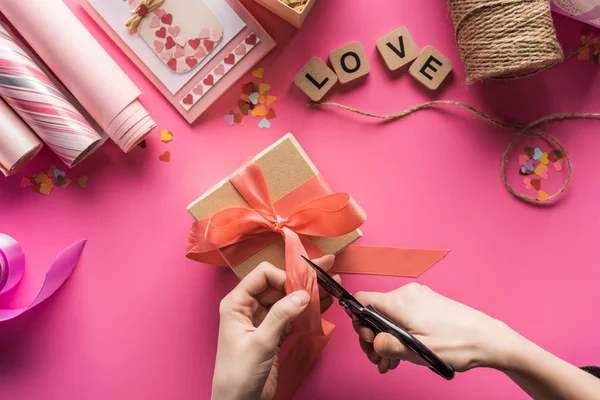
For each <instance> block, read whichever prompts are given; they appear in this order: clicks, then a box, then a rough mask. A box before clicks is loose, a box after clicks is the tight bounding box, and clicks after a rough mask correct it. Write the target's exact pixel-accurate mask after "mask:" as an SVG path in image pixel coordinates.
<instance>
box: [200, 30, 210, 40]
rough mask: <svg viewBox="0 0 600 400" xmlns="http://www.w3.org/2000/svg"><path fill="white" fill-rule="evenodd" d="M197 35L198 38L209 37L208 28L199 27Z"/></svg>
mask: <svg viewBox="0 0 600 400" xmlns="http://www.w3.org/2000/svg"><path fill="white" fill-rule="evenodd" d="M198 37H199V38H200V39H208V38H210V31H209V30H208V28H206V27H204V28H202V29H200V33H199V34H198Z"/></svg>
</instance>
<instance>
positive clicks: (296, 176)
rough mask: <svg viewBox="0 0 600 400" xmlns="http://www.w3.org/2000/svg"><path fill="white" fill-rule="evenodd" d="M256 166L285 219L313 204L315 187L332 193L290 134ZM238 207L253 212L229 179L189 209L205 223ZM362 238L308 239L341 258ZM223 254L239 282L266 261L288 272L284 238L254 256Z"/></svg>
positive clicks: (353, 233) (354, 232) (348, 235)
mask: <svg viewBox="0 0 600 400" xmlns="http://www.w3.org/2000/svg"><path fill="white" fill-rule="evenodd" d="M254 162H255V163H256V165H258V167H259V168H260V170H261V172H262V174H263V175H264V179H265V182H266V186H267V189H268V192H269V195H270V197H271V200H272V202H273V203H274V205H275V208H276V209H278V211H279V210H283V211H282V213H283V214H284V215H285V214H289V212H290V211H291V210H293V209H294V208H295V206H296V205H300V204H299V203H306V202H309V201H310V200H313V198H314V195H313V193H309V192H311V189H310V186H311V185H313V184H315V183H318V185H323V186H324V187H325V188H326V190H327V191H328V192H329V193H332V191H331V189H330V188H329V186H328V185H327V184H326V182H325V181H324V180H323V179H322V176H321V175H320V174H319V171H318V169H317V167H316V166H315V165H314V164H313V162H312V161H311V160H310V158H309V157H308V156H307V155H306V153H305V152H304V150H303V149H302V147H300V144H299V143H298V142H297V141H296V139H295V138H294V136H293V135H292V134H290V133H288V134H287V135H285V136H284V137H283V138H281V139H280V140H278V141H277V142H275V143H274V144H272V145H271V146H269V147H268V148H267V149H265V150H264V151H263V152H261V153H260V154H258V155H257V156H256V157H254ZM303 191H304V192H305V193H303ZM237 207H241V208H250V205H249V204H248V202H247V201H246V200H245V199H244V197H242V195H241V194H240V193H239V192H238V190H237V189H236V188H235V187H234V185H233V184H232V182H231V180H230V178H226V179H224V180H223V181H221V182H220V183H218V184H217V185H216V186H214V187H213V188H212V189H210V190H208V191H207V192H206V193H205V194H203V195H202V196H200V197H199V198H198V199H197V200H195V201H194V202H193V203H191V204H190V205H189V206H188V208H187V209H188V211H189V212H190V214H191V215H192V216H193V217H194V219H196V220H197V221H202V220H206V219H208V218H210V217H211V216H213V215H214V214H216V213H218V212H220V211H222V210H225V209H228V208H237ZM285 210H287V211H285ZM361 236H362V233H361V231H360V230H359V229H354V230H352V231H351V232H349V233H346V234H343V235H341V236H333V237H322V236H321V237H315V236H309V238H310V240H311V242H312V243H314V245H316V246H317V247H318V248H319V249H320V250H321V251H322V252H323V253H325V254H338V253H339V252H341V251H342V250H343V249H344V248H346V247H347V246H348V245H350V244H351V243H353V242H354V241H356V240H357V239H359V238H360V237H361ZM245 244H246V243H240V244H236V245H233V246H236V247H237V248H236V249H235V250H236V253H244V250H243V249H242V250H240V248H239V247H240V246H245ZM220 252H221V254H223V255H225V257H224V259H225V261H226V262H227V263H228V264H229V265H230V266H231V267H232V268H233V270H234V272H235V273H236V275H237V276H238V277H239V278H240V279H242V278H243V277H245V276H246V275H247V274H248V273H249V272H250V271H252V269H254V268H255V267H256V266H257V265H258V264H259V263H261V262H263V261H268V262H270V263H272V264H273V265H275V266H277V267H279V268H282V269H284V268H285V246H284V240H283V238H282V237H281V235H275V236H274V240H273V241H271V243H270V244H268V245H267V246H266V247H264V248H262V249H259V250H258V251H257V252H255V253H253V254H245V253H244V254H242V255H239V254H238V255H236V256H233V257H232V256H228V255H227V254H226V253H227V251H226V249H221V250H220ZM250 252H251V251H250ZM240 257H241V259H240Z"/></svg>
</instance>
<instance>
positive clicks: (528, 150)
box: [524, 147, 533, 158]
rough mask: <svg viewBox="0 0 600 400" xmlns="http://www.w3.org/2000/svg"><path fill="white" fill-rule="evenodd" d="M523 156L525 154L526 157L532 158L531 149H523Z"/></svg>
mask: <svg viewBox="0 0 600 400" xmlns="http://www.w3.org/2000/svg"><path fill="white" fill-rule="evenodd" d="M524 150H525V154H527V157H529V158H533V147H525V149H524Z"/></svg>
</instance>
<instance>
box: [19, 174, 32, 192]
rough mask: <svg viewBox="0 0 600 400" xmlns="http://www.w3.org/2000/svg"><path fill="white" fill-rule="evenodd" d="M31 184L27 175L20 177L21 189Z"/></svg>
mask: <svg viewBox="0 0 600 400" xmlns="http://www.w3.org/2000/svg"><path fill="white" fill-rule="evenodd" d="M30 186H31V179H29V178H27V177H25V176H24V177H22V178H21V189H23V188H26V187H30Z"/></svg>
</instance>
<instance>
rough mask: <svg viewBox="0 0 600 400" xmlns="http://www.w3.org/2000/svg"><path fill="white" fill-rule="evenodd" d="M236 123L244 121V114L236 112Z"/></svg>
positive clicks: (239, 123)
mask: <svg viewBox="0 0 600 400" xmlns="http://www.w3.org/2000/svg"><path fill="white" fill-rule="evenodd" d="M234 116H235V123H236V124H238V125H241V124H242V123H243V122H244V115H243V114H241V113H235V114H234Z"/></svg>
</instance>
